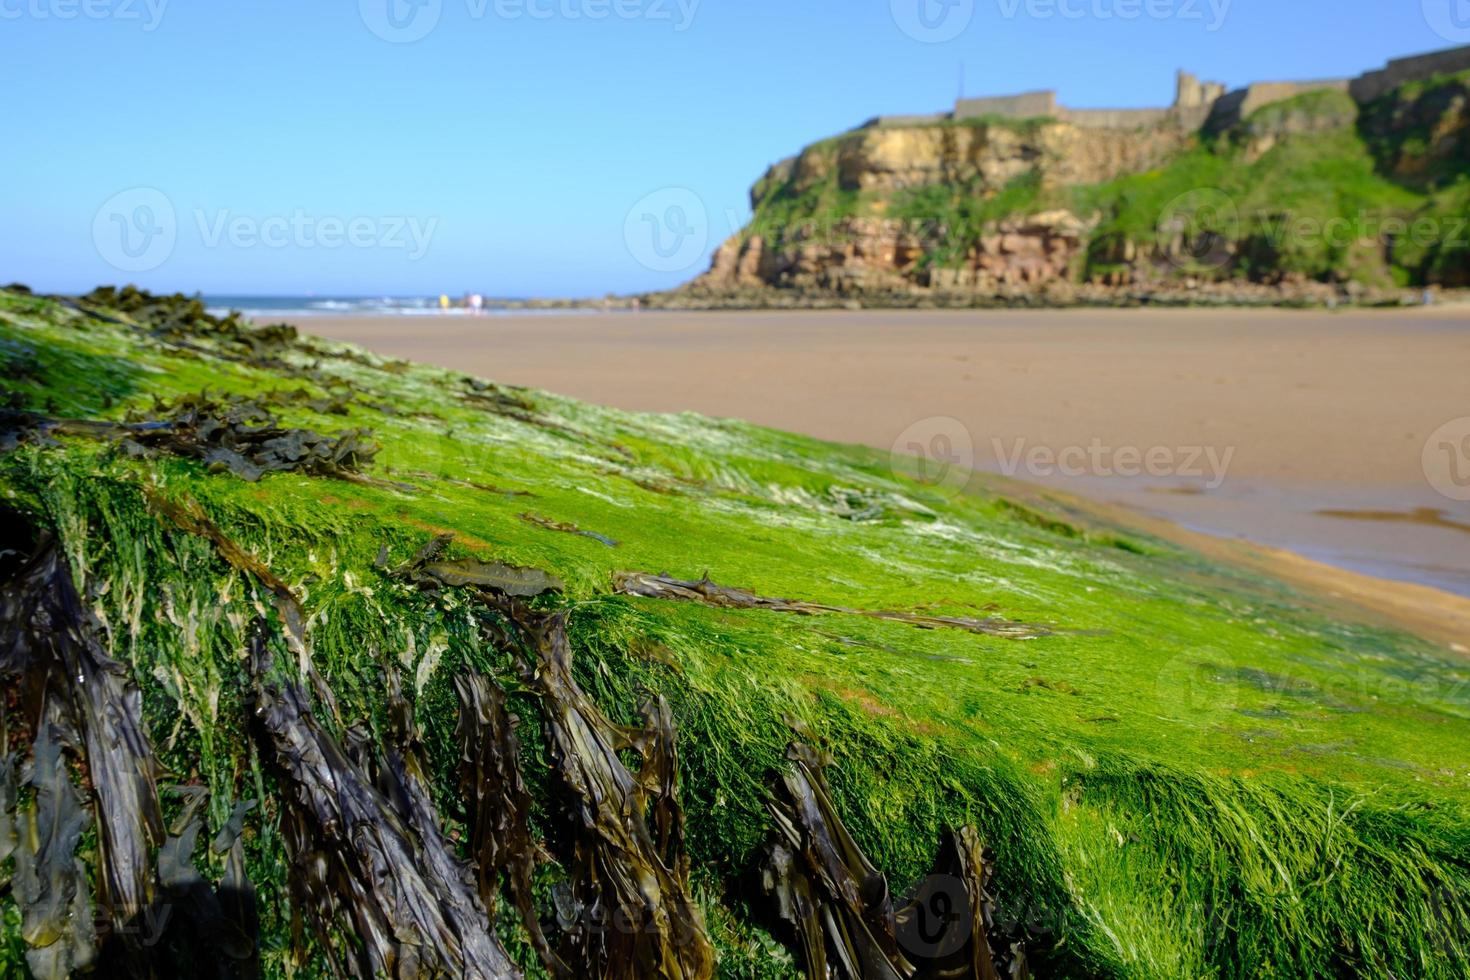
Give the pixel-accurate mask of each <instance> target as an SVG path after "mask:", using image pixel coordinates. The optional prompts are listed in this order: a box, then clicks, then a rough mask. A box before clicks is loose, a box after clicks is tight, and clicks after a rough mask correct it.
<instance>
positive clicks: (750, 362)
mask: <svg viewBox="0 0 1470 980" xmlns="http://www.w3.org/2000/svg"><path fill="white" fill-rule="evenodd" d="M297 323H298V325H299V326H301V327H302V328H303V329H304V330H307V331H309V332H312V333H317V334H321V335H324V336H327V337H332V338H337V339H341V340H350V341H354V342H357V343H361V344H363V345H365V346H367V347H370V348H372V349H374V350H376V351H379V352H381V353H383V354H388V355H394V356H400V357H406V358H414V359H418V360H424V361H429V362H434V363H438V364H442V365H445V366H447V367H451V368H453V369H455V370H461V371H464V372H465V373H467V374H475V375H480V376H484V377H488V378H493V379H495V380H498V381H501V382H507V383H512V384H519V385H527V386H532V387H538V388H544V389H548V390H552V391H557V392H560V393H563V394H566V395H571V396H575V397H578V398H583V399H587V400H590V401H594V402H599V403H605V404H609V405H613V406H616V407H619V408H625V409H635V410H646V411H658V412H676V411H685V410H692V411H698V412H703V413H707V414H711V415H716V416H729V417H737V418H743V419H748V420H750V421H753V422H757V423H760V424H764V425H770V426H775V427H779V428H783V429H790V430H795V431H799V432H804V433H808V434H811V435H814V436H819V437H822V438H826V439H833V440H839V441H844V442H853V443H864V444H868V445H871V446H875V447H879V448H882V449H889V448H892V447H894V446H895V444H896V443H898V444H900V445H901V446H904V445H907V446H915V445H916V446H919V447H921V448H923V450H924V451H926V452H927V451H929V447H934V448H935V449H936V451H943V450H944V449H946V448H948V447H953V450H952V452H951V455H952V456H953V457H954V458H956V459H957V460H958V461H959V462H962V463H965V464H973V465H974V466H976V467H977V468H981V469H987V470H995V471H1000V472H1005V473H1008V474H1010V475H1014V476H1017V477H1020V478H1022V479H1027V480H1031V481H1034V482H1038V483H1042V484H1045V485H1047V486H1050V487H1054V488H1059V489H1064V490H1067V491H1071V492H1075V493H1078V494H1081V495H1083V496H1085V497H1088V498H1090V499H1092V500H1095V501H1098V502H1101V503H1106V504H1122V505H1125V506H1126V507H1128V508H1131V509H1133V510H1135V511H1139V512H1142V513H1145V514H1148V515H1151V516H1155V517H1162V518H1167V519H1169V520H1171V521H1174V522H1177V523H1178V524H1180V525H1181V526H1183V527H1185V528H1187V529H1193V530H1199V531H1205V532H1209V533H1210V534H1213V535H1217V536H1221V537H1225V538H1245V539H1249V540H1251V541H1255V542H1259V543H1261V544H1264V545H1269V546H1272V547H1275V548H1282V549H1287V550H1289V551H1291V552H1295V553H1296V554H1298V555H1300V556H1304V557H1306V558H1309V559H1314V560H1316V561H1320V562H1326V563H1329V564H1331V565H1333V566H1336V567H1338V568H1342V569H1347V570H1350V571H1353V572H1358V573H1366V574H1369V575H1373V576H1378V577H1383V578H1390V579H1396V580H1399V581H1402V582H1408V583H1414V584H1416V585H1419V586H1430V587H1433V588H1436V589H1440V590H1444V591H1450V592H1455V593H1458V594H1460V595H1461V596H1470V504H1467V503H1464V502H1459V501H1456V500H1453V499H1451V498H1450V497H1448V496H1445V495H1444V494H1442V493H1440V492H1439V491H1438V490H1437V489H1436V487H1435V485H1434V480H1435V479H1438V480H1439V481H1440V482H1441V483H1443V480H1444V477H1445V474H1444V473H1426V468H1425V446H1426V442H1427V441H1428V440H1429V439H1430V436H1431V434H1434V433H1436V431H1437V430H1440V429H1441V427H1442V426H1444V425H1445V424H1446V423H1450V422H1451V421H1452V420H1456V419H1461V418H1464V417H1466V416H1470V370H1467V367H1470V311H1467V310H1465V309H1449V308H1446V309H1442V310H1432V309H1431V310H1420V311H1412V312H1400V311H1385V312H1373V311H1350V312H1343V313H1335V314H1334V313H1326V312H1298V311H1270V310H1226V311H1201V310H1126V311H1125V310H1106V311H1102V310H1097V311H1086V310H1084V311H1060V312H1059V311H1015V312H1010V311H984V312H970V311H966V312H948V311H895V312H882V311H863V312H831V313H827V312H812V313H800V314H790V313H684V314H681V313H664V314H606V315H595V314H594V315H504V316H499V315H492V316H482V317H476V318H467V317H382V318H351V319H347V318H332V317H319V318H317V317H313V318H304V319H301V320H298V321H297ZM1048 460H1050V461H1051V462H1050V465H1048ZM1460 462H1463V463H1464V468H1465V472H1470V459H1464V460H1461V461H1460ZM1450 463H1451V459H1450V457H1448V456H1447V457H1446V459H1445V461H1444V465H1445V466H1448V465H1449V464H1450Z"/></svg>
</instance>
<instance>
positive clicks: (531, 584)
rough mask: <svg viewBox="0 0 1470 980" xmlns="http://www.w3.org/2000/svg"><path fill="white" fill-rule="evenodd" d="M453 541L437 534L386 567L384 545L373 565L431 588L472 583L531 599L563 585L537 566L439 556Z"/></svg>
mask: <svg viewBox="0 0 1470 980" xmlns="http://www.w3.org/2000/svg"><path fill="white" fill-rule="evenodd" d="M453 542H454V535H452V534H444V535H440V536H439V537H437V538H434V539H433V540H431V541H429V542H428V543H427V544H425V545H424V546H423V547H421V548H420V549H419V550H418V552H417V553H416V554H415V555H414V556H413V557H412V558H410V559H409V560H408V561H406V562H404V563H403V564H402V565H399V566H397V567H396V568H392V569H390V568H389V567H388V553H387V550H386V547H385V548H384V549H383V550H382V551H381V552H380V553H379V554H378V561H377V566H378V568H379V569H381V570H383V571H385V572H387V573H388V575H389V576H390V577H392V578H399V579H404V580H406V581H409V582H413V583H414V584H416V585H418V586H419V587H420V588H424V589H429V590H431V591H432V590H437V589H439V588H451V589H461V588H465V587H466V586H473V587H475V588H480V589H489V590H491V591H492V592H496V593H499V594H502V595H508V596H514V597H516V598H520V599H531V598H535V597H536V596H539V595H545V594H546V593H548V592H561V591H563V590H564V589H565V588H566V586H565V585H564V584H563V583H562V581H561V579H559V578H557V577H556V576H555V575H552V574H551V573H550V572H545V571H542V570H541V569H539V568H520V567H518V566H516V565H507V564H505V563H503V562H487V561H481V560H479V559H478V558H457V559H453V560H450V559H444V558H441V557H440V556H441V555H443V553H444V551H445V549H447V548H448V547H449V546H450V545H451V544H452V543H453Z"/></svg>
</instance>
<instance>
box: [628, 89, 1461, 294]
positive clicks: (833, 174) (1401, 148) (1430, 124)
mask: <svg viewBox="0 0 1470 980" xmlns="http://www.w3.org/2000/svg"><path fill="white" fill-rule="evenodd" d="M1467 149H1470V73H1466V74H1465V75H1463V76H1448V77H1445V78H1442V79H1438V80H1434V81H1431V82H1429V83H1419V82H1416V83H1412V84H1410V85H1405V86H1404V87H1403V88H1401V89H1398V90H1394V91H1393V92H1391V93H1389V94H1388V95H1386V96H1383V97H1382V98H1380V99H1379V100H1378V101H1376V102H1374V103H1372V104H1371V105H1369V106H1367V107H1366V108H1362V107H1360V105H1359V104H1358V103H1357V102H1355V101H1354V100H1353V98H1351V97H1350V96H1349V95H1348V94H1347V93H1346V92H1341V91H1337V90H1335V89H1323V90H1313V91H1308V92H1304V93H1302V94H1299V95H1297V96H1295V97H1293V98H1289V99H1284V100H1281V101H1277V102H1274V103H1272V104H1270V105H1267V106H1265V107H1263V108H1260V109H1258V110H1256V111H1255V112H1253V113H1251V114H1250V115H1249V116H1248V117H1246V118H1245V119H1243V120H1241V121H1239V122H1238V123H1236V124H1235V125H1233V126H1232V127H1230V128H1228V129H1225V130H1215V129H1210V128H1209V127H1206V129H1204V130H1203V131H1200V132H1193V131H1190V130H1189V129H1188V128H1187V127H1184V126H1181V125H1179V124H1178V122H1177V120H1170V121H1165V122H1161V123H1159V124H1157V125H1152V126H1139V127H1135V128H1131V129H1118V128H1112V129H1109V128H1088V127H1080V126H1077V125H1074V124H1072V123H1069V122H1067V121H1059V120H1055V119H1048V118H1039V119H1029V120H998V119H985V120H980V121H961V122H956V121H953V120H941V121H931V122H927V123H917V124H912V125H881V126H869V127H864V128H861V129H858V130H854V131H852V132H849V133H846V134H844V135H842V136H838V137H835V138H832V139H828V140H823V141H821V142H819V143H816V144H814V145H812V146H810V147H808V148H806V149H805V150H803V151H802V152H801V153H800V154H799V155H797V156H795V157H792V158H790V159H787V160H783V161H782V162H780V163H778V164H776V165H775V166H773V167H771V168H770V169H769V170H768V171H767V172H766V174H765V175H764V176H762V177H761V179H760V180H759V181H758V182H757V183H756V185H755V187H754V188H753V189H752V191H751V204H752V208H753V210H754V217H753V219H752V221H751V223H750V224H749V225H748V226H747V227H746V228H745V229H744V230H742V231H741V232H740V233H739V234H737V235H735V236H734V237H732V238H731V239H729V240H728V241H727V242H725V243H724V244H723V245H722V246H721V247H720V248H719V249H718V251H717V252H716V253H715V255H714V258H713V261H712V263H711V265H710V268H709V270H708V271H707V272H706V273H704V274H703V275H701V276H699V277H698V278H696V279H695V280H693V281H692V282H690V283H689V284H687V285H686V286H685V287H683V288H682V289H680V290H678V291H677V292H676V294H674V295H672V296H662V297H644V298H643V301H644V302H647V303H649V304H650V305H656V306H667V305H684V306H690V305H731V304H734V305H745V306H749V305H773V306H785V305H791V303H790V302H788V301H789V300H792V299H793V297H795V298H797V300H796V302H797V304H798V305H824V304H826V303H828V302H830V301H834V300H835V301H836V302H837V303H839V304H840V303H843V302H849V303H850V302H861V303H875V304H876V303H882V304H887V305H907V304H908V303H910V302H924V301H925V300H929V299H932V300H934V301H935V302H937V303H940V304H943V305H953V304H952V302H951V299H952V297H954V296H959V297H961V298H962V300H963V301H965V302H968V301H969V300H974V301H975V302H977V303H983V302H986V301H989V300H997V301H1000V300H1003V299H1005V300H1014V299H1015V298H1016V297H1018V296H1020V297H1026V296H1035V297H1042V298H1044V299H1046V301H1053V300H1056V299H1057V298H1058V297H1062V299H1061V300H1060V301H1068V300H1067V299H1066V298H1067V297H1075V296H1079V295H1082V294H1087V295H1088V296H1091V294H1092V293H1093V292H1094V291H1095V290H1096V289H1103V290H1106V289H1114V290H1124V291H1128V292H1129V294H1130V295H1131V293H1132V292H1136V291H1138V290H1140V289H1146V290H1152V291H1156V292H1159V293H1160V294H1162V293H1165V292H1167V293H1169V294H1170V295H1173V294H1174V293H1177V292H1179V291H1180V290H1181V289H1182V290H1183V291H1184V292H1185V293H1186V294H1187V295H1200V294H1202V293H1201V291H1203V292H1205V293H1212V294H1213V293H1220V294H1221V295H1224V294H1230V295H1235V294H1236V293H1233V292H1231V287H1228V286H1225V287H1223V292H1222V291H1221V290H1212V289H1211V286H1212V284H1229V283H1234V284H1236V285H1240V284H1243V283H1249V284H1252V285H1260V286H1265V287H1269V288H1271V289H1275V290H1277V291H1278V292H1279V293H1280V294H1281V298H1282V301H1283V302H1295V301H1297V300H1298V299H1302V300H1304V301H1308V302H1315V301H1318V300H1322V301H1325V302H1332V301H1335V300H1336V299H1338V298H1340V299H1342V300H1343V301H1348V302H1353V301H1363V300H1364V298H1365V297H1375V298H1384V297H1391V296H1393V295H1394V286H1395V284H1398V286H1399V287H1400V288H1402V287H1405V286H1407V287H1410V288H1413V289H1416V290H1418V289H1422V288H1423V287H1426V286H1429V287H1432V286H1437V285H1444V286H1459V285H1462V284H1470V250H1466V249H1465V248H1464V247H1463V245H1462V244H1455V243H1454V242H1452V241H1450V239H1449V237H1448V235H1449V234H1450V232H1452V231H1453V230H1454V229H1456V228H1461V229H1463V228H1464V227H1465V225H1464V222H1463V221H1458V223H1457V219H1458V218H1459V217H1463V216H1464V210H1465V209H1464V206H1463V203H1462V201H1461V198H1462V197H1467V195H1463V194H1462V195H1460V196H1458V197H1457V196H1455V195H1456V194H1458V193H1459V192H1458V191H1455V190H1454V188H1456V187H1459V188H1463V187H1466V186H1470V184H1466V183H1463V182H1462V183H1458V184H1457V183H1456V182H1457V181H1464V180H1465V178H1467V177H1470V152H1467ZM1366 169H1372V170H1374V172H1373V173H1371V174H1368V173H1365V172H1364V171H1365V170H1366ZM1336 174H1341V175H1344V176H1343V177H1342V178H1341V179H1351V180H1353V181H1356V182H1359V183H1358V184H1356V185H1355V186H1354V187H1353V189H1352V193H1351V194H1344V193H1342V192H1341V191H1340V190H1339V189H1338V188H1337V181H1338V180H1339V179H1340V178H1339V177H1337V176H1334V175H1336ZM1416 220H1418V221H1420V222H1421V224H1420V225H1419V226H1416V227H1431V228H1432V229H1433V230H1436V231H1437V232H1439V231H1442V232H1444V233H1445V234H1444V241H1439V240H1437V239H1436V240H1435V241H1431V242H1420V241H1417V240H1415V241H1414V242H1412V243H1406V241H1405V240H1404V236H1402V235H1398V234H1396V233H1394V232H1392V229H1394V228H1397V227H1400V226H1404V227H1408V226H1410V225H1411V224H1412V223H1413V222H1415V221H1416ZM1426 221H1428V222H1429V223H1428V224H1425V222H1426ZM1380 229H1384V230H1382V231H1380ZM1421 237H1422V236H1421ZM1349 239H1351V240H1349ZM1312 283H1316V284H1319V285H1321V286H1322V287H1323V289H1322V290H1315V289H1310V288H1307V286H1308V285H1309V284H1312ZM763 292H770V293H776V294H780V297H781V298H776V297H773V296H762V295H760V294H761V293H763ZM1237 292H1238V291H1237ZM1248 292H1250V291H1248ZM1318 293H1321V294H1322V296H1321V297H1319V296H1318ZM1251 296H1252V300H1251V301H1254V297H1255V294H1254V292H1251ZM966 297H968V298H969V299H968V300H967V299H965V298H966ZM1323 297H1325V299H1323Z"/></svg>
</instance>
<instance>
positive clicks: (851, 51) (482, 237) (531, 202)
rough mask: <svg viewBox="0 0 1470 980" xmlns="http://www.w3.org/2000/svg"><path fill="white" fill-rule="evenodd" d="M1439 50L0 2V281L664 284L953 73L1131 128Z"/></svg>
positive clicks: (1298, 39) (278, 289)
mask: <svg viewBox="0 0 1470 980" xmlns="http://www.w3.org/2000/svg"><path fill="white" fill-rule="evenodd" d="M390 2H391V3H392V4H394V5H395V7H394V10H393V11H390V10H389V9H388V8H387V4H389V3H390ZM415 2H416V3H418V4H421V6H418V7H415V6H413V3H415ZM921 3H923V4H927V5H928V6H927V7H926V8H925V9H926V10H927V12H928V13H929V15H930V16H929V18H928V20H927V21H921V20H919V19H917V14H918V12H919V4H921ZM946 4H949V5H950V6H946ZM1440 7H1444V8H1446V9H1445V10H1439V9H1438V8H1440ZM1425 10H1428V15H1426V13H1425ZM390 12H391V13H396V14H397V18H396V19H390V18H389V16H388V15H389V13H390ZM1452 14H1453V15H1455V16H1453V17H1452V16H1451V15H1452ZM926 23H927V24H930V25H934V26H933V27H932V30H931V28H926V27H925V26H924V25H925V24H926ZM1432 23H1433V24H1437V25H1438V29H1437V30H1436V28H1435V27H1434V26H1431V24H1432ZM905 26H907V28H908V31H907V32H906V31H905ZM926 31H930V33H927V34H926ZM418 34H423V36H422V37H419V38H418V39H417V40H412V38H413V37H415V36H416V35H418ZM951 34H953V35H955V36H953V37H949V35H951ZM913 35H920V37H919V38H916V37H915V36H913ZM385 37H386V38H388V39H385ZM1455 43H1470V2H1467V0H1422V8H1421V0H1393V2H1391V3H1390V2H1387V0H1290V2H1283V0H251V2H248V3H227V2H225V0H0V85H3V88H4V91H5V92H7V93H8V94H9V98H7V99H6V106H5V108H6V129H7V136H8V138H7V140H6V144H7V145H6V147H5V149H4V151H3V154H4V156H3V159H4V164H5V166H4V180H3V181H0V215H3V222H4V223H3V232H0V279H4V280H5V281H11V280H17V281H23V282H29V283H31V284H32V285H33V286H35V287H36V288H40V289H46V290H57V291H60V290H78V289H85V288H89V287H90V286H92V285H94V284H96V283H98V282H115V281H135V282H138V283H140V284H142V285H146V286H148V287H150V288H155V289H182V290H185V291H190V292H192V291H203V292H206V293H214V294H222V293H230V294H239V293H248V294H281V293H303V292H316V293H318V294H350V295H380V294H381V295H406V294H433V293H438V292H441V291H445V292H449V293H452V294H456V295H457V294H460V293H464V292H466V291H471V290H474V291H482V292H485V293H487V294H490V295H500V296H527V295H553V294H554V295H571V294H575V295H596V294H602V293H606V292H628V291H633V290H641V289H648V288H656V287H662V286H668V285H673V284H675V283H677V282H680V281H682V280H683V279H686V278H688V277H689V276H691V275H693V274H694V273H696V272H698V271H700V270H701V269H702V268H703V266H704V263H705V260H706V258H707V256H708V254H709V252H710V251H712V250H713V248H714V247H715V246H716V245H717V244H718V242H719V241H720V240H721V239H723V238H724V237H726V236H727V235H729V234H730V233H731V232H732V231H733V230H734V227H735V226H738V224H739V223H740V221H741V220H742V218H743V217H744V216H745V215H746V214H747V212H748V204H747V190H748V188H749V186H750V184H751V183H752V182H753V181H754V180H755V179H756V178H757V177H759V176H760V174H761V173H762V172H763V170H764V169H765V168H766V167H767V166H768V165H769V164H770V163H772V162H774V161H776V160H778V159H780V158H782V157H784V156H787V155H790V154H791V153H794V152H796V151H797V150H798V149H800V148H801V147H802V146H803V145H804V144H806V143H809V142H811V141H813V140H815V139H818V138H820V137H822V136H826V135H831V134H833V133H836V132H840V131H842V130H844V129H847V128H849V127H851V126H853V125H855V124H857V123H859V122H861V121H862V120H864V119H866V118H868V117H870V116H873V115H876V114H880V113H901V112H920V111H933V110H938V109H941V108H945V107H947V106H948V105H949V104H950V102H951V101H952V100H953V98H954V95H955V91H956V88H957V82H958V75H959V69H960V65H961V64H963V65H964V68H965V74H966V79H967V86H966V87H967V90H968V93H969V94H972V95H979V94H992V93H995V94H1000V93H1008V92H1015V91H1022V90H1026V89H1032V88H1056V89H1058V90H1059V91H1060V92H1061V96H1062V99H1063V101H1064V102H1065V103H1066V104H1068V105H1073V106H1079V107H1083V106H1109V107H1123V106H1145V105H1162V104H1166V103H1167V102H1168V101H1169V99H1170V98H1171V97H1172V94H1173V73H1174V70H1175V69H1176V68H1190V69H1192V70H1195V71H1197V72H1198V73H1200V74H1202V75H1204V76H1206V77H1208V78H1212V79H1218V80H1221V81H1225V82H1228V83H1230V84H1232V85H1236V84H1243V83H1245V82H1249V81H1253V80H1265V79H1273V78H1314V77H1325V76H1335V75H1349V74H1356V73H1358V72H1360V71H1362V70H1364V69H1367V68H1370V67H1375V66H1377V65H1379V64H1380V63H1382V62H1383V61H1384V60H1386V59H1387V58H1389V57H1396V56H1400V55H1405V54H1412V53H1417V52H1421V51H1429V50H1435V49H1438V48H1444V47H1449V46H1452V45H1453V44H1455ZM650 195H652V196H650ZM640 202H642V203H640ZM645 215H647V216H649V217H648V219H647V220H645V217H644V216H645ZM658 225H663V226H664V229H663V233H664V234H666V235H667V234H670V231H669V229H672V231H675V232H677V231H684V232H686V233H687V234H686V237H685V239H684V243H685V244H684V247H683V248H682V249H678V250H675V249H672V247H671V246H670V245H669V243H670V242H672V241H675V239H671V238H666V239H664V240H663V241H664V245H665V247H664V250H663V252H660V251H658V250H657V249H653V248H652V247H651V243H650V241H649V238H650V236H651V235H652V234H653V230H654V228H655V226H658ZM125 235H126V237H124V236H125ZM640 236H643V237H642V238H640ZM120 249H121V251H120Z"/></svg>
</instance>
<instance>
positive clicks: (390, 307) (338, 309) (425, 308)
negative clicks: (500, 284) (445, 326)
mask: <svg viewBox="0 0 1470 980" xmlns="http://www.w3.org/2000/svg"><path fill="white" fill-rule="evenodd" d="M202 298H203V300H204V304H205V306H206V307H208V309H209V312H210V313H211V314H213V315H215V316H224V315H226V314H228V313H230V312H232V311H234V312H239V313H242V314H244V315H245V316H247V317H251V318H260V317H272V316H289V317H308V316H468V315H471V314H472V313H473V312H474V311H472V310H470V309H469V308H468V307H467V306H466V305H465V303H464V299H463V298H462V297H451V298H450V303H451V304H452V305H451V306H450V307H449V308H448V309H443V308H441V307H440V305H439V297H438V296H316V295H299V296H290V295H287V296H231V295H218V296H213V295H205V296H203V297H202ZM514 302H518V300H515V299H506V298H496V299H491V298H488V297H487V298H486V299H485V305H484V307H483V308H482V309H481V310H480V311H479V312H480V313H481V314H484V313H497V312H503V311H505V309H506V304H509V303H514Z"/></svg>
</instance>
